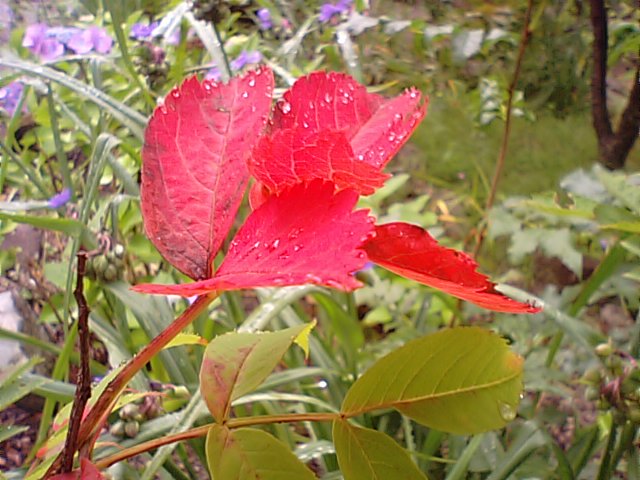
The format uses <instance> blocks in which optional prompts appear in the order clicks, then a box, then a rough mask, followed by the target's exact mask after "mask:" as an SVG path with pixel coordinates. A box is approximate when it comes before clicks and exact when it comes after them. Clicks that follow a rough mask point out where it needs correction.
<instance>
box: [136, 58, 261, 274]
mask: <svg viewBox="0 0 640 480" xmlns="http://www.w3.org/2000/svg"><path fill="white" fill-rule="evenodd" d="M272 90H273V74H272V72H271V70H269V69H266V68H262V69H259V70H256V71H252V72H249V73H247V74H246V75H244V76H243V77H237V78H233V79H232V80H231V82H230V83H229V84H219V83H215V82H211V81H208V80H205V81H203V82H199V81H198V79H197V78H195V77H192V78H189V79H187V80H185V81H184V83H183V84H182V85H181V86H180V87H177V88H174V89H173V90H172V91H171V93H170V94H169V95H167V97H166V99H165V101H164V105H162V106H160V107H158V108H156V110H155V112H154V114H153V116H152V117H151V120H150V121H149V126H148V127H147V131H146V133H145V144H144V147H143V150H142V191H141V200H142V213H143V218H144V225H145V229H146V231H147V235H148V236H149V238H150V239H151V241H152V242H153V243H154V245H155V246H156V247H157V248H158V250H159V251H160V253H161V254H162V255H163V256H164V257H165V258H166V259H167V260H168V261H169V262H170V263H171V264H172V265H173V266H174V267H176V268H177V269H178V270H180V271H181V272H183V273H185V274H186V275H188V276H189V277H191V278H194V279H202V278H208V277H210V276H211V268H212V261H213V258H214V257H215V255H216V253H217V252H218V249H219V248H220V245H221V244H222V242H223V240H224V238H225V237H226V235H227V233H228V231H229V228H230V227H231V224H232V222H233V220H234V217H235V214H236V212H237V209H238V207H239V205H240V202H241V201H242V197H243V195H244V190H245V188H246V184H247V180H248V175H249V173H248V170H247V166H246V162H247V160H248V156H249V154H250V152H251V149H252V148H253V145H254V144H255V142H256V141H257V139H258V137H259V135H260V132H261V131H262V129H263V127H264V125H265V123H266V121H267V118H268V115H269V111H270V107H271V93H272Z"/></svg>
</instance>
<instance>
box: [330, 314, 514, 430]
mask: <svg viewBox="0 0 640 480" xmlns="http://www.w3.org/2000/svg"><path fill="white" fill-rule="evenodd" d="M521 392H522V358H521V357H519V356H518V355H516V354H515V353H513V352H511V350H509V347H508V346H507V344H506V342H505V340H504V339H503V338H501V337H500V336H498V335H496V334H495V333H493V332H491V331H488V330H484V329H482V328H478V327H458V328H451V329H446V330H441V331H439V332H437V333H434V334H432V335H427V336H425V337H422V338H418V339H416V340H413V341H411V342H408V343H407V344H406V345H404V346H403V347H401V348H399V349H398V350H395V351H394V352H392V353H390V354H389V355H387V356H385V357H383V358H382V359H380V360H378V361H377V362H376V363H375V364H374V365H373V367H371V368H370V369H369V370H367V371H366V372H365V373H364V375H362V376H361V377H360V378H359V379H358V380H356V382H355V383H354V384H353V385H352V387H351V388H350V389H349V391H348V392H347V395H346V397H345V399H344V403H343V405H342V413H344V414H345V415H347V416H349V417H352V416H355V415H360V414H361V413H365V412H368V411H370V410H376V409H383V408H390V407H391V408H395V409H396V410H399V411H400V412H401V413H403V414H405V415H407V416H408V417H410V418H412V419H414V420H415V421H416V422H418V423H421V424H423V425H426V426H428V427H431V428H435V429H437V430H442V431H445V432H451V433H458V434H472V433H480V432H485V431H488V430H493V429H496V428H501V427H503V426H504V425H505V424H506V423H507V422H509V421H511V420H513V418H514V417H515V414H516V408H517V406H518V404H519V402H520V394H521Z"/></svg>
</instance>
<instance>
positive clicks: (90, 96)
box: [0, 58, 147, 139]
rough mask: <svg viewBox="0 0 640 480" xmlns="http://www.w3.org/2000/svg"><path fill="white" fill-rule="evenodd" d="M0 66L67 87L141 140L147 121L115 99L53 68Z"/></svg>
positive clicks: (6, 62) (20, 62)
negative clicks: (102, 110) (108, 114)
mask: <svg viewBox="0 0 640 480" xmlns="http://www.w3.org/2000/svg"><path fill="white" fill-rule="evenodd" d="M0 65H2V66H5V67H8V68H12V69H15V70H20V71H22V72H25V73H28V74H30V75H35V76H37V77H40V78H44V79H46V80H51V81H54V82H56V83H59V84H60V85H62V86H64V87H67V88H68V89H70V90H72V91H73V92H75V93H77V94H78V95H80V96H82V97H84V98H86V99H87V100H89V101H90V102H93V103H95V104H96V105H98V106H99V107H101V108H103V109H105V110H106V111H108V112H109V113H110V114H111V115H112V116H113V117H114V118H117V119H118V120H119V121H120V122H121V123H122V124H123V125H125V126H127V127H128V128H129V129H130V130H131V131H132V132H133V133H134V134H135V135H136V136H137V137H138V138H140V139H142V138H143V136H144V135H143V130H144V127H145V126H146V124H147V119H146V118H145V117H144V116H143V115H141V114H139V113H138V112H136V111H135V110H133V109H132V108H130V107H128V106H127V105H125V104H124V103H122V102H119V101H118V100H116V99H115V98H113V97H111V96H110V95H107V94H106V93H104V92H103V91H101V90H99V89H97V88H95V87H92V86H91V85H87V84H86V83H82V82H80V81H79V80H76V79H75V78H73V77H70V76H68V75H66V74H64V73H62V72H59V71H58V70H55V69H53V68H49V67H45V66H43V65H37V64H34V63H31V62H26V61H24V60H7V59H4V58H3V59H2V60H0Z"/></svg>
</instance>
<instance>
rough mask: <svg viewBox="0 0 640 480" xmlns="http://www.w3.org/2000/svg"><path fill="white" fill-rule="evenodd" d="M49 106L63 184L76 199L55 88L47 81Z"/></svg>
mask: <svg viewBox="0 0 640 480" xmlns="http://www.w3.org/2000/svg"><path fill="white" fill-rule="evenodd" d="M47 107H48V109H49V121H50V122H51V133H52V135H53V143H54V145H55V147H56V160H57V161H58V167H59V168H60V174H61V175H62V184H63V186H64V188H68V189H69V191H70V192H71V198H72V199H75V198H76V195H75V193H74V191H73V182H72V181H71V172H70V171H69V165H68V163H67V162H68V160H67V154H66V153H64V147H63V145H62V140H61V139H60V126H59V125H58V113H57V112H56V106H55V101H54V99H53V90H52V89H51V84H50V83H47Z"/></svg>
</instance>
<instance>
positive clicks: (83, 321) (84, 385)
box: [60, 249, 91, 473]
mask: <svg viewBox="0 0 640 480" xmlns="http://www.w3.org/2000/svg"><path fill="white" fill-rule="evenodd" d="M86 263H87V252H85V251H84V250H82V249H81V250H80V251H79V252H78V267H77V269H78V270H77V273H76V279H77V280H76V288H75V290H74V292H73V294H74V296H75V297H76V303H77V304H78V334H79V337H80V373H79V375H78V382H77V387H76V393H75V397H74V399H73V405H72V407H71V413H70V414H69V429H68V430H67V438H66V439H65V443H64V450H63V451H62V466H61V468H60V472H62V473H67V472H70V471H71V470H73V458H74V455H75V453H76V450H77V448H78V436H77V434H78V431H79V430H80V424H81V422H82V415H83V413H84V409H85V406H86V405H87V401H88V400H89V397H90V396H91V369H90V367H89V355H90V352H89V350H90V348H91V339H90V335H89V306H88V305H87V299H86V298H85V296H84V273H85V265H86Z"/></svg>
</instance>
